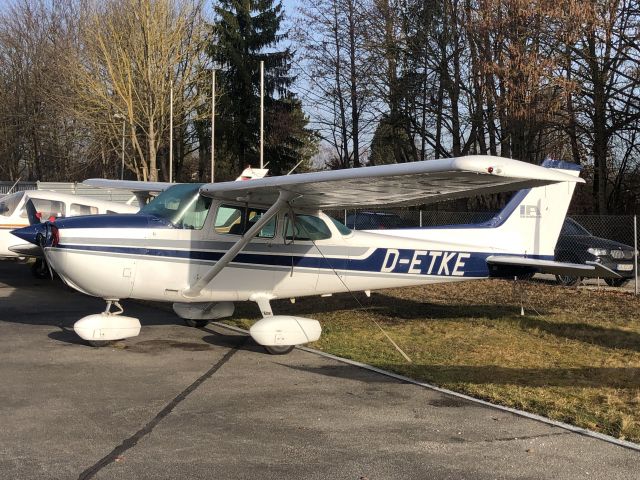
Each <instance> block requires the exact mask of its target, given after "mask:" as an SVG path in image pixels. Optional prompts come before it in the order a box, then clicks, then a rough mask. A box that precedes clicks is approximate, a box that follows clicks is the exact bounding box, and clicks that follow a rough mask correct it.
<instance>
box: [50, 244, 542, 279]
mask: <svg viewBox="0 0 640 480" xmlns="http://www.w3.org/2000/svg"><path fill="white" fill-rule="evenodd" d="M58 248H60V249H65V250H80V251H94V252H104V253H114V254H127V255H136V256H147V257H157V258H159V259H161V258H177V259H185V260H201V261H209V262H216V261H218V260H220V258H221V257H222V256H223V255H224V253H225V252H216V251H205V250H162V249H154V248H140V247H110V246H93V245H62V244H61V245H59V246H58ZM489 255H495V253H485V252H455V251H442V250H413V249H395V248H376V249H375V250H374V251H373V253H372V254H371V255H369V256H368V257H367V258H363V259H348V258H333V257H311V256H303V255H290V254H286V253H283V254H264V253H240V254H238V255H237V256H236V258H235V259H234V260H233V262H232V264H233V263H235V264H251V265H264V266H276V267H292V266H293V267H301V268H317V269H320V270H340V271H354V272H377V273H388V274H389V273H391V274H414V275H432V276H444V277H446V276H451V277H486V276H489V268H488V266H487V262H486V259H487V257H488V256H489ZM531 258H543V259H547V260H548V259H551V257H548V256H537V257H536V256H533V257H531Z"/></svg>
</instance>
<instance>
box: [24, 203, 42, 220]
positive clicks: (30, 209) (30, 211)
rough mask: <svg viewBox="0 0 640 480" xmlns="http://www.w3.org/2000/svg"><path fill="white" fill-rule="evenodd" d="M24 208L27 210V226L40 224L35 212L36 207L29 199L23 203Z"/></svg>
mask: <svg viewBox="0 0 640 480" xmlns="http://www.w3.org/2000/svg"><path fill="white" fill-rule="evenodd" d="M24 208H25V209H26V210H27V218H28V219H29V225H37V224H38V223H42V222H41V220H40V218H38V212H37V210H36V207H35V205H34V204H33V202H32V201H31V199H30V198H29V199H27V201H26V202H25V204H24Z"/></svg>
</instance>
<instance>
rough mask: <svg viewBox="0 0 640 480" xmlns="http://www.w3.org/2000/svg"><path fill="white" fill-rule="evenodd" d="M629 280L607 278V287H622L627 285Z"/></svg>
mask: <svg viewBox="0 0 640 480" xmlns="http://www.w3.org/2000/svg"><path fill="white" fill-rule="evenodd" d="M627 280H629V279H628V278H605V279H604V281H605V282H607V285H609V286H610V287H621V286H622V285H624V284H625V283H627Z"/></svg>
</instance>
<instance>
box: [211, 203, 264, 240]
mask: <svg viewBox="0 0 640 480" xmlns="http://www.w3.org/2000/svg"><path fill="white" fill-rule="evenodd" d="M265 211H266V210H260V209H256V208H250V207H249V208H246V207H240V206H235V205H220V207H219V208H218V212H217V213H216V219H215V222H214V227H213V228H214V230H215V231H216V233H222V234H229V235H244V234H245V232H247V231H248V230H249V229H250V228H251V227H252V226H253V224H254V223H255V222H257V221H258V220H259V219H260V217H261V216H262V215H264V213H265ZM275 233H276V218H275V217H274V218H272V219H271V220H269V221H268V222H267V224H266V225H265V226H264V227H262V229H261V230H260V232H259V233H258V235H256V237H258V238H273V237H274V236H275Z"/></svg>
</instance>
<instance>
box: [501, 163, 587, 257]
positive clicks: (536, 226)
mask: <svg viewBox="0 0 640 480" xmlns="http://www.w3.org/2000/svg"><path fill="white" fill-rule="evenodd" d="M542 166H543V167H546V168H556V169H560V170H562V171H564V172H566V173H568V174H571V175H575V176H578V175H580V166H579V165H576V164H573V163H567V162H562V161H559V160H545V161H544V163H543V164H542ZM575 187H576V183H575V182H561V183H555V184H552V185H546V186H544V187H535V188H530V189H526V190H521V191H519V192H517V193H516V194H515V195H514V196H513V198H512V199H511V201H510V202H509V203H508V204H507V205H506V206H505V208H504V209H503V210H502V211H501V212H500V213H499V214H498V215H497V216H496V217H495V218H493V220H491V222H490V223H492V224H493V225H490V226H493V227H495V228H497V229H498V230H499V231H500V233H502V234H506V235H508V236H509V237H511V238H514V239H517V238H519V239H520V241H519V242H518V243H519V244H518V245H513V247H514V250H517V251H518V253H521V254H525V255H528V256H535V257H552V256H553V251H554V249H555V246H556V242H557V241H558V236H559V235H560V230H561V229H562V224H563V222H564V219H565V216H566V215H567V210H568V208H569V203H570V202H571V198H572V196H573V191H574V189H575Z"/></svg>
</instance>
